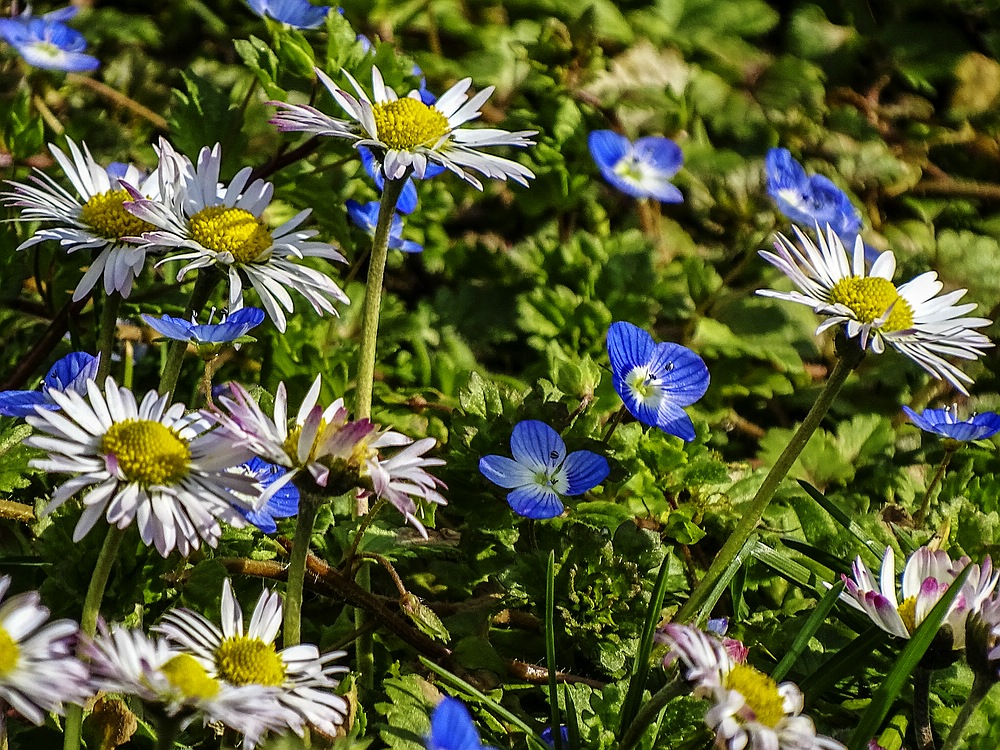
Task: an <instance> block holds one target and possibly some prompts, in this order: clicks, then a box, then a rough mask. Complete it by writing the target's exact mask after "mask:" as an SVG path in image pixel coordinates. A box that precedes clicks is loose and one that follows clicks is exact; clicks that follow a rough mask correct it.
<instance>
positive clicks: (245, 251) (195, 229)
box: [189, 206, 274, 263]
mask: <svg viewBox="0 0 1000 750" xmlns="http://www.w3.org/2000/svg"><path fill="white" fill-rule="evenodd" d="M189 228H190V232H191V237H192V239H194V240H195V241H196V242H198V243H199V244H200V245H201V246H202V247H207V248H208V249H209V250H212V251H214V252H216V253H230V254H231V255H232V256H233V258H234V259H235V260H236V262H237V263H254V262H257V261H260V260H262V258H261V255H263V254H264V253H265V252H266V251H267V250H268V249H269V248H270V247H271V245H273V244H274V242H273V240H272V238H271V233H270V232H268V231H267V228H266V227H265V226H264V222H262V221H261V220H260V219H258V218H257V217H256V216H254V215H253V214H252V213H250V212H249V211H246V210H244V209H242V208H227V207H226V206H210V207H209V208H203V209H202V210H201V211H199V212H198V213H196V214H195V215H194V216H192V217H191V219H190V224H189Z"/></svg>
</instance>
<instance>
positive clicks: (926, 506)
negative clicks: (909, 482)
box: [913, 445, 958, 529]
mask: <svg viewBox="0 0 1000 750" xmlns="http://www.w3.org/2000/svg"><path fill="white" fill-rule="evenodd" d="M957 449H958V446H957V445H955V446H947V447H946V448H945V451H944V458H942V459H941V463H940V465H938V468H937V471H936V472H935V473H934V477H933V479H931V483H930V484H929V485H927V491H926V492H925V493H924V499H923V501H922V502H921V503H920V510H918V511H917V514H916V515H915V516H914V517H913V525H914V526H916V527H917V528H918V529H919V528H921V527H922V526H923V525H924V519H925V518H927V511H928V510H930V506H931V496H932V494H933V492H934V490H935V489H937V486H938V484H940V483H941V480H942V479H944V473H945V471H947V470H948V464H950V463H951V457H952V456H954V455H955V451H956V450H957Z"/></svg>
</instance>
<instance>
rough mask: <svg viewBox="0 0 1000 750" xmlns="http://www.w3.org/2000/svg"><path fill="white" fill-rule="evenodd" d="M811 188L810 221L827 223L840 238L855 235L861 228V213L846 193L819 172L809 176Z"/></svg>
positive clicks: (821, 223)
mask: <svg viewBox="0 0 1000 750" xmlns="http://www.w3.org/2000/svg"><path fill="white" fill-rule="evenodd" d="M809 186H810V187H811V188H812V196H813V213H812V217H811V219H812V221H811V222H810V224H812V223H818V224H819V225H820V226H821V227H822V226H823V225H825V224H829V225H830V226H832V227H833V231H834V232H836V233H837V234H838V235H839V236H840V238H841V240H844V239H845V238H846V237H848V236H855V237H856V236H857V234H858V232H859V231H860V230H861V214H860V213H858V209H857V208H855V207H854V204H853V203H851V199H850V198H848V197H847V193H845V192H844V191H843V190H841V189H840V188H839V187H837V186H836V185H835V184H834V183H833V181H832V180H830V179H829V178H828V177H825V176H823V175H821V174H816V175H813V176H812V177H811V178H809Z"/></svg>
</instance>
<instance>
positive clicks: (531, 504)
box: [507, 484, 563, 519]
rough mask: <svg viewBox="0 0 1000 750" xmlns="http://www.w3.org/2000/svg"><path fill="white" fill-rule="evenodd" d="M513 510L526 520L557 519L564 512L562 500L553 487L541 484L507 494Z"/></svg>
mask: <svg viewBox="0 0 1000 750" xmlns="http://www.w3.org/2000/svg"><path fill="white" fill-rule="evenodd" d="M507 504H508V505H510V507H511V510H513V511H514V512H515V513H517V514H518V515H519V516H524V517H525V518H535V519H542V518H555V517H556V516H558V515H561V514H562V512H563V504H562V500H560V499H559V495H558V494H557V493H556V491H555V490H553V489H552V488H551V487H542V486H541V485H539V484H530V485H525V486H524V487H518V488H517V489H515V490H512V491H511V492H509V493H508V494H507Z"/></svg>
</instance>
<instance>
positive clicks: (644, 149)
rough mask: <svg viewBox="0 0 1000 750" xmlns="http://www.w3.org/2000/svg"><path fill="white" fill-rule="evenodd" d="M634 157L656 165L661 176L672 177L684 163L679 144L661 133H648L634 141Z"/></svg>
mask: <svg viewBox="0 0 1000 750" xmlns="http://www.w3.org/2000/svg"><path fill="white" fill-rule="evenodd" d="M633 148H634V149H635V155H636V158H638V159H639V161H642V162H645V163H646V164H649V165H650V166H653V167H656V169H657V171H658V172H661V173H662V175H663V177H673V176H674V175H675V174H677V171H678V170H679V169H680V168H681V165H682V164H684V153H683V152H682V151H681V148H680V146H678V145H677V144H676V143H674V142H673V141H672V140H670V139H669V138H664V137H663V136H662V135H648V136H646V137H645V138H640V139H639V140H637V141H636V142H635V146H634V147H633Z"/></svg>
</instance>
